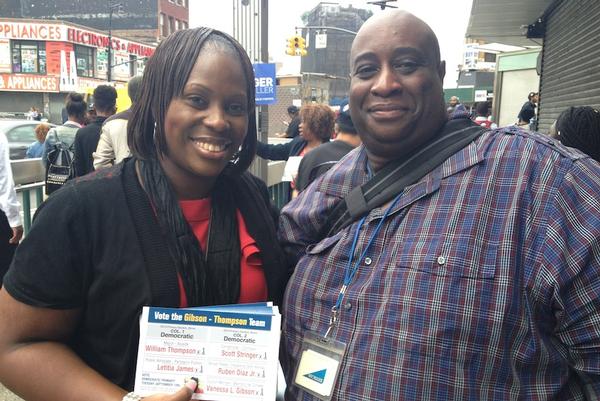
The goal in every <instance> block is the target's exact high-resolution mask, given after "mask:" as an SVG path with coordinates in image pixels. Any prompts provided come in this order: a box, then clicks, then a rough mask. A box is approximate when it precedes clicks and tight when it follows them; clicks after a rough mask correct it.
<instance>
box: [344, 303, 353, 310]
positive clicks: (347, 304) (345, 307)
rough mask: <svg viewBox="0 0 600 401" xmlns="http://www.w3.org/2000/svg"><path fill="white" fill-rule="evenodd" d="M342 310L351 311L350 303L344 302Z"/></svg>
mask: <svg viewBox="0 0 600 401" xmlns="http://www.w3.org/2000/svg"><path fill="white" fill-rule="evenodd" d="M344 309H346V310H350V309H352V304H351V303H350V302H346V303H345V304H344Z"/></svg>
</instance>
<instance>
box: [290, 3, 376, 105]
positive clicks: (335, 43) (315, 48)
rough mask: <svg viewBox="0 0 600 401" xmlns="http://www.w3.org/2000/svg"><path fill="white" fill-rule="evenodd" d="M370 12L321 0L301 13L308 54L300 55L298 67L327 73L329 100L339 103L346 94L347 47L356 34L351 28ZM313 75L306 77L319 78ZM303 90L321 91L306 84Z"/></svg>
mask: <svg viewBox="0 0 600 401" xmlns="http://www.w3.org/2000/svg"><path fill="white" fill-rule="evenodd" d="M371 15H372V12H371V11H369V10H364V9H360V8H354V7H352V6H349V7H342V6H340V5H339V4H338V3H327V2H321V3H319V4H318V5H317V6H316V7H315V8H313V9H312V10H311V11H309V12H307V13H306V14H305V15H304V17H303V20H304V22H305V27H306V28H305V29H303V31H304V35H303V36H305V37H306V43H307V47H306V49H307V55H306V56H304V57H302V61H301V65H300V71H301V72H302V73H303V74H305V73H306V74H308V73H311V74H322V77H328V81H329V88H328V89H327V93H328V102H329V103H331V104H339V103H340V102H341V100H342V99H344V98H345V97H347V93H348V89H349V87H350V79H349V75H350V64H349V60H350V48H351V46H352V41H353V40H354V36H355V34H353V33H352V32H357V31H358V29H359V28H360V27H361V26H362V24H363V23H364V22H365V21H366V20H367V19H368V18H369V17H370V16H371ZM318 27H321V28H318ZM327 27H329V28H327ZM332 28H339V29H341V30H339V29H332ZM315 77H316V76H315V75H311V76H310V77H309V79H308V81H310V79H312V80H313V82H321V80H320V79H316V78H315ZM313 89H314V90H313ZM305 90H306V91H307V92H308V93H317V94H320V93H322V88H321V87H314V88H311V87H307V88H305ZM317 96H318V95H315V96H312V95H311V97H317Z"/></svg>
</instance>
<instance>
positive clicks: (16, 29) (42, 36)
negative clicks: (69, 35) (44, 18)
mask: <svg viewBox="0 0 600 401" xmlns="http://www.w3.org/2000/svg"><path fill="white" fill-rule="evenodd" d="M0 38H7V39H26V40H27V39H28V40H64V39H65V36H64V27H63V26H62V25H59V24H50V23H44V24H36V23H19V22H0Z"/></svg>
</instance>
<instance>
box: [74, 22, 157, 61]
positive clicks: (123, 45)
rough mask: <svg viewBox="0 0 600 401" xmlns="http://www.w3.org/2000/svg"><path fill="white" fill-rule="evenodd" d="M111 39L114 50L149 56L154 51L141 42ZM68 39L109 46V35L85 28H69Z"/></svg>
mask: <svg viewBox="0 0 600 401" xmlns="http://www.w3.org/2000/svg"><path fill="white" fill-rule="evenodd" d="M111 39H112V40H111V42H112V43H111V48H112V49H113V50H121V51H124V52H127V53H130V54H135V55H138V56H140V57H149V56H151V55H152V53H154V49H153V48H152V47H149V46H144V45H142V44H140V43H135V42H129V41H127V40H123V39H118V38H115V37H114V36H113V37H112V38H111ZM67 40H68V41H69V42H73V43H81V44H83V45H88V46H94V47H99V48H105V47H108V36H106V35H102V34H98V33H94V32H90V31H86V30H83V29H75V28H68V29H67Z"/></svg>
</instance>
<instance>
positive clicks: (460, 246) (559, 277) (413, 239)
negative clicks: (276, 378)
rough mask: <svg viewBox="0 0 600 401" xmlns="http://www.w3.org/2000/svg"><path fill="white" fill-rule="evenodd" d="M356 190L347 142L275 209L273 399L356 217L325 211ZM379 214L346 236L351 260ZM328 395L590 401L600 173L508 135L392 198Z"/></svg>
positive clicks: (599, 365) (576, 156)
mask: <svg viewBox="0 0 600 401" xmlns="http://www.w3.org/2000/svg"><path fill="white" fill-rule="evenodd" d="M367 179H368V176H367V172H366V153H365V149H364V148H363V147H359V148H358V149H356V150H354V151H353V152H351V153H350V154H348V155H347V156H346V157H345V158H344V159H342V161H341V162H340V163H339V164H337V165H336V166H334V167H333V168H332V170H330V171H329V172H328V173H327V174H326V175H324V176H323V177H321V178H320V179H318V180H316V181H315V182H314V183H313V185H312V186H310V187H309V188H308V189H307V190H305V191H304V192H303V193H302V194H301V196H300V197H299V198H297V199H295V200H294V201H292V202H291V203H289V204H288V205H287V206H286V207H285V208H284V209H283V211H282V216H281V221H280V233H279V235H280V240H281V241H282V243H283V245H284V247H285V249H286V251H287V252H288V254H290V255H291V256H292V257H294V258H299V262H298V264H297V267H296V270H295V273H294V275H293V277H292V278H291V281H290V283H289V285H288V288H287V291H286V296H285V301H284V305H283V311H284V327H283V341H284V344H283V346H284V350H285V351H286V352H287V357H286V358H284V360H283V365H284V370H285V371H286V376H287V381H288V393H287V399H293V400H312V399H313V398H314V397H312V396H310V395H309V394H307V393H305V392H303V391H301V390H299V389H298V388H297V387H295V386H293V385H292V381H293V380H292V376H293V373H294V369H295V367H296V365H297V362H298V357H299V354H300V351H301V349H300V347H301V342H302V337H303V335H304V333H306V332H307V331H314V332H317V333H319V334H321V335H322V334H324V333H325V331H326V329H327V327H328V322H329V318H330V309H331V307H332V306H333V304H334V303H335V301H336V298H337V296H338V292H339V290H340V287H341V285H342V281H343V278H344V269H345V267H346V263H347V261H348V258H349V252H350V247H351V242H352V237H353V234H354V230H355V229H356V227H357V223H356V222H355V223H354V224H353V225H351V226H350V227H348V228H346V229H344V230H342V231H341V232H338V233H335V234H334V235H333V236H332V237H329V238H325V239H323V240H321V241H319V240H318V239H317V238H316V236H317V232H318V231H319V229H320V227H321V226H322V224H323V223H324V221H325V218H326V215H327V213H328V212H329V211H330V210H331V209H332V207H333V206H334V205H335V204H336V202H338V201H339V200H340V199H342V198H343V197H344V196H345V195H346V194H347V193H348V192H349V190H350V189H351V188H353V187H355V186H357V185H361V184H363V183H364V182H366V181H367ZM384 210H385V206H383V207H381V208H377V209H374V210H372V211H371V212H370V213H369V215H368V217H367V219H366V221H365V224H364V226H363V229H362V230H361V232H360V236H359V240H358V246H357V249H356V252H355V258H356V257H358V255H360V254H361V253H362V250H363V247H364V245H365V244H366V242H367V240H368V238H370V236H371V234H372V232H373V230H374V228H375V226H376V225H377V223H378V221H379V220H380V219H381V217H382V214H383V211H384ZM339 319H340V321H339V324H338V326H337V328H336V329H335V330H334V331H333V337H334V338H335V339H336V340H339V341H342V342H345V343H346V344H347V350H346V355H345V357H344V359H343V362H342V365H341V371H340V375H339V378H338V381H337V383H336V386H335V390H334V394H333V399H334V400H344V401H350V400H361V401H362V400H440V401H441V400H444V401H447V400H539V401H546V400H584V399H598V397H600V165H599V164H598V163H596V162H595V161H593V160H592V159H590V158H589V157H587V156H585V155H583V154H582V153H579V152H577V151H575V150H572V149H567V148H565V147H562V146H560V145H556V144H554V143H552V141H551V140H550V139H549V138H547V137H545V136H543V135H539V134H532V133H526V132H523V131H520V130H518V129H517V128H515V127H510V128H506V129H502V130H497V131H493V132H491V133H485V134H483V135H482V136H481V137H479V138H478V139H477V140H476V141H475V142H473V143H471V144H470V145H469V146H467V147H466V148H464V149H463V150H461V151H460V152H458V153H456V154H455V155H454V156H452V157H451V158H449V159H448V160H446V161H445V162H444V163H443V164H442V165H441V166H440V167H438V168H437V169H435V170H433V171H432V172H431V173H430V174H428V175H427V176H426V177H424V178H423V179H421V180H420V181H419V182H418V183H416V184H414V185H412V186H409V187H408V188H406V189H405V191H404V192H403V194H402V196H401V199H400V201H399V203H398V204H397V205H396V206H395V207H394V208H393V209H392V211H391V215H390V217H388V219H387V221H386V222H385V223H384V225H383V227H382V229H381V231H380V234H379V236H378V237H377V238H376V240H375V241H374V242H373V244H372V245H371V249H370V252H369V253H368V255H366V257H365V258H364V260H363V261H361V264H360V267H359V269H358V273H357V274H356V276H355V278H354V280H353V282H352V283H351V285H350V286H349V288H348V291H347V292H346V295H345V298H344V301H343V304H342V308H341V314H340V317H339Z"/></svg>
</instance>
